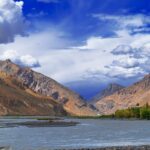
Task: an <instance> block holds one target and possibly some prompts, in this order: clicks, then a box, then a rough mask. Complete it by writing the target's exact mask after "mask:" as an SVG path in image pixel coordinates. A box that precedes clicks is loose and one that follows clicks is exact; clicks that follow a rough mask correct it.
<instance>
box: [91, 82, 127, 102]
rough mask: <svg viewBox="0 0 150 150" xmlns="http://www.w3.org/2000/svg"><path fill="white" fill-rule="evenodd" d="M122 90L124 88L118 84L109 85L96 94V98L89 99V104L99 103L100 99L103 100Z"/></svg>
mask: <svg viewBox="0 0 150 150" xmlns="http://www.w3.org/2000/svg"><path fill="white" fill-rule="evenodd" d="M123 88H125V87H124V86H122V85H120V84H117V83H111V84H109V85H108V86H107V87H106V88H105V89H104V90H102V91H101V92H100V93H98V94H97V95H96V96H94V97H93V98H92V99H91V102H92V103H95V102H97V101H99V100H100V99H102V98H104V97H106V96H109V95H112V94H114V93H115V92H117V91H119V90H121V89H123Z"/></svg>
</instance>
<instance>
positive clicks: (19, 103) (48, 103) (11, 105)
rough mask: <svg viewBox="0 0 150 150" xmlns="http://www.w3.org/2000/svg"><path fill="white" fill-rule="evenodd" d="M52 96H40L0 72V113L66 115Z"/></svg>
mask: <svg viewBox="0 0 150 150" xmlns="http://www.w3.org/2000/svg"><path fill="white" fill-rule="evenodd" d="M66 114H67V113H66V112H65V111H64V109H63V108H62V106H61V105H60V104H59V103H58V102H56V101H55V100H53V99H52V98H46V97H41V96H39V95H37V94H35V93H32V91H30V90H27V91H26V90H25V88H24V86H22V84H21V83H20V82H19V81H17V80H16V79H15V78H13V77H10V76H8V75H6V74H5V73H4V72H0V115H51V116H53V115H66Z"/></svg>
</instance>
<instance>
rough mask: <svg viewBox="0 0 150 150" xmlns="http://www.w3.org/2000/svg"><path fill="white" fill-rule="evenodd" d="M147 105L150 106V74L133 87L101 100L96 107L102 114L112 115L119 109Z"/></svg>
mask: <svg viewBox="0 0 150 150" xmlns="http://www.w3.org/2000/svg"><path fill="white" fill-rule="evenodd" d="M146 103H148V104H150V74H149V75H147V76H145V77H144V78H143V79H142V80H140V81H139V82H136V83H135V84H133V85H132V86H129V87H127V88H124V89H121V90H119V91H117V92H116V93H114V94H112V95H110V96H106V97H104V98H102V99H100V100H99V101H97V102H96V103H95V104H94V105H95V106H96V107H97V108H98V109H99V111H100V114H112V113H114V112H115V111H116V110H119V109H127V108H128V107H136V106H143V105H145V104H146Z"/></svg>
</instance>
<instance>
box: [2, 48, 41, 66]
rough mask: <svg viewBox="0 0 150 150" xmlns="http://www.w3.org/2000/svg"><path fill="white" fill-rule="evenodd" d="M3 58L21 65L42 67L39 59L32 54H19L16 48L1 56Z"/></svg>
mask: <svg viewBox="0 0 150 150" xmlns="http://www.w3.org/2000/svg"><path fill="white" fill-rule="evenodd" d="M0 58H1V59H2V60H6V59H10V60H12V61H13V62H14V63H16V64H18V65H20V66H26V67H32V68H35V67H40V64H39V62H38V60H37V59H35V58H34V57H33V56H31V55H19V53H18V52H17V51H15V50H7V51H4V53H3V54H2V55H1V57H0Z"/></svg>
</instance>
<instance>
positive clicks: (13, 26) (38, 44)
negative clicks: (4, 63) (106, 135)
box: [0, 0, 150, 98]
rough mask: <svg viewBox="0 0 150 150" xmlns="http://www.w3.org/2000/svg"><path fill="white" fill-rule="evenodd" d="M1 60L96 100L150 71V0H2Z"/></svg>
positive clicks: (0, 15)
mask: <svg viewBox="0 0 150 150" xmlns="http://www.w3.org/2000/svg"><path fill="white" fill-rule="evenodd" d="M0 32H1V34H0V53H1V56H0V59H7V58H10V59H11V60H12V61H14V62H15V63H18V64H20V65H23V66H29V67H32V68H33V69H34V70H36V71H39V72H41V73H43V74H46V75H47V76H50V77H52V78H54V79H55V80H57V81H59V82H60V83H62V84H64V85H66V86H68V87H70V88H71V89H73V90H75V91H77V92H79V93H80V94H81V95H82V96H84V97H86V98H90V97H92V96H94V95H95V94H96V93H97V92H99V91H100V90H101V89H103V88H104V87H105V86H106V85H107V84H109V83H112V82H117V83H120V84H123V85H129V84H132V83H133V82H135V81H137V80H139V79H140V78H141V77H143V76H144V75H145V74H147V73H149V71H150V69H149V65H150V61H149V59H150V2H149V0H119V1H117V0H30V1H29V0H24V1H18V0H16V1H14V0H1V2H0Z"/></svg>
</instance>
